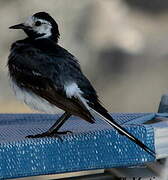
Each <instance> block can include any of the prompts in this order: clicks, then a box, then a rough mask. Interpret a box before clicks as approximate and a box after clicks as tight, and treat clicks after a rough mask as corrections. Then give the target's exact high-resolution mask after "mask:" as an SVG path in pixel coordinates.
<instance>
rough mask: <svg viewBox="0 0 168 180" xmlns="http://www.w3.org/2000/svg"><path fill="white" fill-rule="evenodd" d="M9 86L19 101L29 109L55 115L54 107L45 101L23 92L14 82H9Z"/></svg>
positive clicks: (30, 93)
mask: <svg viewBox="0 0 168 180" xmlns="http://www.w3.org/2000/svg"><path fill="white" fill-rule="evenodd" d="M11 86H12V88H13V90H14V93H15V95H16V97H17V99H19V100H20V101H22V102H24V103H25V104H26V105H28V106H29V107H30V108H32V109H35V110H38V111H42V112H45V113H57V112H58V109H57V107H56V106H54V105H52V104H51V103H49V102H48V101H47V100H45V99H43V98H41V97H39V96H37V95H36V94H34V93H33V92H30V91H27V90H23V89H21V88H20V87H18V86H17V84H16V83H15V82H14V81H11Z"/></svg>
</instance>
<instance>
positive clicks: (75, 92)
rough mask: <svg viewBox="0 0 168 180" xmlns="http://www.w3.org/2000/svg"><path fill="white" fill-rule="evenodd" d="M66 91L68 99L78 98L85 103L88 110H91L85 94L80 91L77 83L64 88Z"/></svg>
mask: <svg viewBox="0 0 168 180" xmlns="http://www.w3.org/2000/svg"><path fill="white" fill-rule="evenodd" d="M64 89H65V92H66V95H67V97H68V98H72V97H76V98H77V99H78V100H80V101H81V102H82V103H83V105H84V106H85V107H86V108H87V109H88V110H89V109H90V107H89V106H88V104H87V102H88V100H87V99H85V98H84V97H83V96H82V94H83V92H82V91H81V90H80V88H79V87H78V85H77V84H76V83H74V82H72V83H69V84H67V85H65V86H64Z"/></svg>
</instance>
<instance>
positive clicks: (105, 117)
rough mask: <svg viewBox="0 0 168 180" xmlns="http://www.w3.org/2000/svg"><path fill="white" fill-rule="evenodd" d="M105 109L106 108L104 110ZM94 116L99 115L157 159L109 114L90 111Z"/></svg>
mask: <svg viewBox="0 0 168 180" xmlns="http://www.w3.org/2000/svg"><path fill="white" fill-rule="evenodd" d="M103 109H104V108H103ZM90 110H91V111H92V112H93V113H94V114H96V115H98V116H99V117H100V118H101V119H103V120H104V121H105V122H107V123H108V124H110V125H111V126H112V127H114V128H115V129H116V130H117V131H118V132H119V133H120V134H123V135H125V136H126V137H127V138H129V139H130V140H132V141H133V142H135V143H136V144H137V145H139V146H140V147H141V148H142V149H144V150H145V151H146V152H148V153H149V154H151V155H152V156H154V157H155V155H156V154H155V152H154V151H153V150H151V149H150V148H149V147H148V146H146V145H145V144H143V143H142V142H141V141H140V140H139V139H137V138H136V137H134V136H133V135H132V134H131V133H129V132H128V131H127V130H125V129H124V128H123V127H122V126H120V125H119V124H118V123H116V122H115V121H114V119H113V118H112V117H111V116H110V115H109V114H108V113H105V112H104V113H103V115H102V113H99V112H98V111H96V110H94V109H93V108H91V109H90Z"/></svg>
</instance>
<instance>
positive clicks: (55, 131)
mask: <svg viewBox="0 0 168 180" xmlns="http://www.w3.org/2000/svg"><path fill="white" fill-rule="evenodd" d="M70 116H71V114H70V113H68V112H65V113H64V114H63V115H62V116H61V117H60V118H59V119H58V120H57V121H56V122H55V123H54V124H53V125H52V127H51V128H50V129H49V130H48V131H46V132H44V133H41V134H36V135H29V136H26V138H41V137H58V138H60V137H59V134H67V133H71V131H58V130H59V129H60V128H61V127H62V125H63V124H64V123H65V121H67V120H68V119H69V118H70Z"/></svg>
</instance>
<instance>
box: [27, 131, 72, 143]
mask: <svg viewBox="0 0 168 180" xmlns="http://www.w3.org/2000/svg"><path fill="white" fill-rule="evenodd" d="M68 133H72V131H57V132H48V131H47V132H44V133H41V134H35V135H28V136H26V137H25V138H43V137H51V138H58V139H60V140H61V141H63V140H62V138H61V137H60V136H59V134H68Z"/></svg>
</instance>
